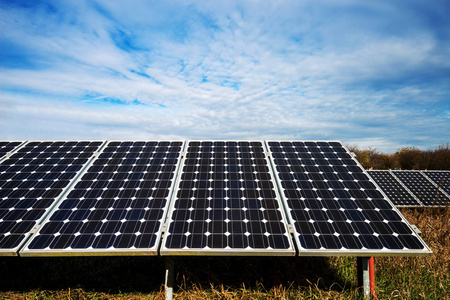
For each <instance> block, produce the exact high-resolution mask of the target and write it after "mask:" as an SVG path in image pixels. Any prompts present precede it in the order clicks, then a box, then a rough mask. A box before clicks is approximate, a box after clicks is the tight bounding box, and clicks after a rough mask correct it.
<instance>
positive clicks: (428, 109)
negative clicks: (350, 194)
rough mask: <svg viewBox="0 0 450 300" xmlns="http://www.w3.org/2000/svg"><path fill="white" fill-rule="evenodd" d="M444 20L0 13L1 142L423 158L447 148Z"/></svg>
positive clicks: (25, 4) (448, 34)
mask: <svg viewBox="0 0 450 300" xmlns="http://www.w3.org/2000/svg"><path fill="white" fill-rule="evenodd" d="M372 2H373V3H372ZM448 16H450V4H449V3H448V1H370V2H369V1H270V0H269V1H257V0H250V1H177V0H175V1H138V0H130V1H108V0H98V1H95V0H91V1H84V0H77V1H6V0H2V1H1V2H0V88H1V92H0V139H3V140H10V139H13V140H17V139H19V140H24V139H65V140H67V139H277V140H280V139H282V140H291V139H302V140H304V139H308V140H311V139H312V140H341V141H342V142H343V143H344V144H349V145H353V144H357V145H359V146H361V147H368V146H371V147H373V148H377V149H378V150H380V151H383V152H386V153H392V152H395V151H396V150H398V149H399V148H401V147H405V146H416V147H419V148H421V149H433V148H436V147H437V146H438V145H440V144H443V143H446V142H449V141H450V18H449V17H448Z"/></svg>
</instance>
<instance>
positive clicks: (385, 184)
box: [367, 170, 422, 207]
mask: <svg viewBox="0 0 450 300" xmlns="http://www.w3.org/2000/svg"><path fill="white" fill-rule="evenodd" d="M367 172H368V173H369V175H370V176H371V177H372V178H373V180H374V181H375V182H376V184H378V186H379V187H380V188H381V189H382V190H383V191H384V193H385V194H386V195H387V196H388V197H389V199H390V200H391V201H392V203H394V205H396V206H405V207H406V206H420V205H422V204H421V203H420V201H419V200H418V199H417V198H416V197H415V196H414V194H412V193H411V192H410V191H409V190H408V189H407V188H406V187H405V186H404V185H403V184H402V183H401V181H399V180H398V179H397V178H396V177H395V176H394V175H393V174H392V173H391V172H390V171H388V170H380V171H378V170H377V171H367Z"/></svg>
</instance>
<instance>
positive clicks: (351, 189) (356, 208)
mask: <svg viewBox="0 0 450 300" xmlns="http://www.w3.org/2000/svg"><path fill="white" fill-rule="evenodd" d="M267 143H268V146H269V149H270V152H271V158H272V161H273V164H274V166H275V168H276V174H277V177H278V180H279V182H280V188H281V189H282V191H283V200H284V201H285V203H286V206H287V207H288V209H289V214H288V216H289V218H290V220H291V222H292V223H293V225H294V229H295V239H296V242H297V243H298V246H299V249H300V250H299V254H300V255H360V256H367V255H369V256H382V255H386V256H388V255H389V256H392V255H418V254H429V253H430V250H429V249H428V247H427V246H426V245H425V243H424V242H423V241H422V240H421V239H420V237H418V236H417V235H416V234H415V233H414V231H413V230H412V228H411V227H410V225H409V224H408V223H407V221H406V220H405V219H404V218H403V217H402V215H401V214H400V213H399V212H398V211H397V209H396V208H395V207H394V206H393V205H392V204H391V202H390V201H388V200H387V199H386V198H385V197H384V195H383V194H382V192H381V191H380V190H378V189H377V187H376V185H375V184H374V183H373V182H372V181H371V179H370V177H369V176H368V175H367V173H366V172H365V171H364V169H363V168H362V167H361V166H360V165H359V164H358V162H357V161H356V160H355V159H354V158H353V157H352V156H351V155H350V153H349V152H348V151H347V150H346V149H345V148H344V147H343V146H342V144H341V143H340V142H323V141H282V142H280V141H268V142H267Z"/></svg>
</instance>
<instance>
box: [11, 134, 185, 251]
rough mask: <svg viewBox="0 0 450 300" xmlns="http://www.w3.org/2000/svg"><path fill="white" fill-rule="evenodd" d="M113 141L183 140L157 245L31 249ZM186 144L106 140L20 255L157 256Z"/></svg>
mask: <svg viewBox="0 0 450 300" xmlns="http://www.w3.org/2000/svg"><path fill="white" fill-rule="evenodd" d="M112 142H158V143H159V142H181V143H182V145H181V150H180V155H179V157H178V163H177V165H176V169H175V171H174V177H173V180H172V185H171V186H170V188H169V195H168V196H167V203H166V206H165V208H164V213H163V216H162V218H161V220H162V221H161V222H160V227H159V229H158V231H157V239H156V243H155V246H154V247H153V248H139V249H136V248H135V249H131V248H128V249H126V248H114V249H109V248H107V249H89V248H87V249H47V250H45V249H36V250H35V249H29V248H28V246H29V244H30V243H31V242H32V240H33V238H34V236H36V235H37V234H38V233H39V231H40V230H41V229H42V228H43V226H44V225H45V224H46V222H47V221H48V220H49V219H50V218H51V216H52V215H53V213H54V211H55V210H56V209H57V208H58V207H59V205H60V204H61V203H62V202H63V201H64V200H66V199H67V195H68V194H69V193H70V192H71V191H72V190H73V189H74V188H75V186H76V184H77V183H78V182H79V181H81V178H82V177H83V175H84V174H86V173H87V171H88V170H89V168H90V167H91V166H93V164H94V162H95V160H96V159H97V158H98V157H99V156H100V154H102V153H103V152H104V150H105V149H106V148H107V147H108V145H109V144H110V143H112ZM184 145H185V142H184V141H181V140H107V141H105V143H104V144H103V146H102V149H101V150H100V151H98V154H97V155H96V156H95V157H94V158H93V159H92V161H91V162H90V164H89V165H88V166H86V169H85V170H84V172H83V173H82V174H80V176H79V177H78V178H77V180H76V181H75V182H73V185H71V188H70V189H68V190H67V192H66V193H65V194H64V197H63V198H62V199H60V201H59V202H58V204H57V205H56V206H55V207H53V209H52V211H51V212H50V213H49V214H48V216H47V218H45V220H43V221H42V222H41V224H40V226H39V228H38V230H37V231H36V232H35V233H34V234H33V237H32V238H29V240H28V242H27V243H26V245H25V246H24V247H23V248H22V250H21V251H20V252H19V255H20V256H24V257H30V256H34V257H44V256H46V257H49V256H54V257H62V256H155V255H158V249H159V246H160V244H161V235H162V232H163V229H164V224H165V222H164V220H165V218H166V215H167V210H168V206H169V204H170V200H171V198H172V192H173V188H174V184H175V180H176V178H177V174H178V171H179V167H180V163H181V159H182V155H183V149H184Z"/></svg>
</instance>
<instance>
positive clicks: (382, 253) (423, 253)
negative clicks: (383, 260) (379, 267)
mask: <svg viewBox="0 0 450 300" xmlns="http://www.w3.org/2000/svg"><path fill="white" fill-rule="evenodd" d="M270 142H277V143H280V142H290V143H293V142H314V143H318V142H326V143H332V142H337V143H339V144H340V145H341V146H342V147H343V148H344V149H345V151H346V152H347V153H348V154H349V155H350V157H352V159H353V160H354V161H355V162H356V163H357V166H358V167H359V168H360V169H361V170H362V171H363V173H364V174H365V175H366V176H367V178H368V179H369V181H371V182H372V183H373V184H374V185H375V187H376V188H377V189H378V191H379V192H381V194H382V195H383V198H384V199H385V200H386V201H388V202H389V204H390V205H391V206H392V208H393V210H394V211H395V212H396V213H397V214H398V215H399V216H400V218H401V219H402V221H403V222H404V223H405V224H406V225H407V226H408V228H409V229H410V230H411V232H412V233H414V234H415V236H416V237H417V238H418V239H419V241H420V243H421V244H422V245H423V246H424V249H423V250H370V249H366V250H364V249H361V250H356V249H353V250H336V249H333V250H327V249H325V250H320V249H313V250H308V249H305V248H303V247H302V246H301V243H300V240H299V238H298V236H299V234H300V233H299V232H297V231H296V229H295V226H292V228H293V235H294V240H295V242H296V243H297V245H296V246H297V249H298V255H299V256H359V257H368V256H378V257H382V256H385V257H393V256H429V255H431V254H432V251H431V249H430V248H429V247H428V245H427V244H426V243H425V242H424V241H423V239H422V238H421V237H420V236H419V235H418V234H417V233H416V232H415V231H414V229H413V228H412V227H411V224H410V223H409V222H408V221H407V220H406V219H405V217H404V216H403V215H402V214H401V213H400V211H399V210H398V209H397V207H396V206H395V205H394V204H393V203H392V201H391V200H390V199H389V197H388V196H387V195H386V194H385V193H384V192H383V191H382V190H381V188H380V187H379V186H378V185H377V184H376V182H374V180H373V179H372V177H370V175H369V174H368V173H367V171H366V170H365V169H364V168H363V167H362V165H361V164H360V163H359V162H358V160H357V159H356V157H355V155H354V153H352V152H351V151H349V150H348V148H347V147H345V146H344V144H343V143H342V142H341V141H339V140H266V141H265V143H266V146H267V149H268V151H269V153H270V160H271V163H272V166H273V170H274V172H275V175H276V180H277V183H279V186H278V187H279V189H280V194H281V197H282V201H283V204H284V205H285V207H286V210H287V215H288V218H289V222H290V224H294V223H295V221H294V220H293V218H292V216H291V213H290V208H289V205H288V202H287V199H286V197H285V195H284V192H283V189H282V187H281V179H280V177H279V173H278V172H277V171H276V166H277V165H276V164H275V161H274V159H273V155H272V152H271V151H270V146H269V143H270Z"/></svg>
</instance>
